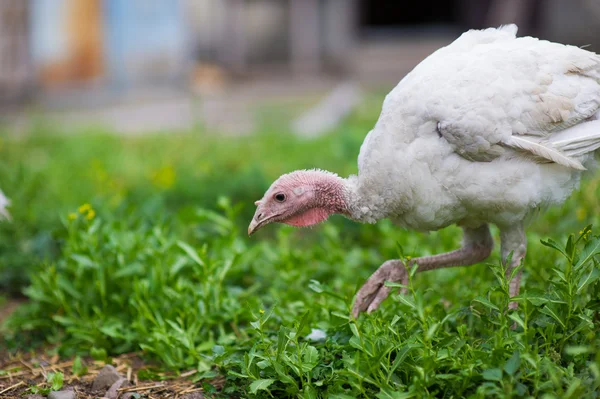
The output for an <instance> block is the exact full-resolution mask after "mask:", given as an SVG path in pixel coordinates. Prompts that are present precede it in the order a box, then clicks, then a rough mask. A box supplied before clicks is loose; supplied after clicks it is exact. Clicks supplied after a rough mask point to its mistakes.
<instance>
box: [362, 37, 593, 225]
mask: <svg viewBox="0 0 600 399" xmlns="http://www.w3.org/2000/svg"><path fill="white" fill-rule="evenodd" d="M516 31H517V28H516V26H514V25H510V26H505V27H501V28H499V29H486V30H483V31H469V32H466V33H464V34H463V35H462V36H461V37H460V38H458V39H457V40H456V41H454V42H453V43H452V44H450V45H449V46H447V47H444V48H442V49H440V50H438V51H436V52H435V53H434V54H432V55H431V56H429V57H428V58H427V59H425V60H424V61H423V62H422V63H421V64H419V65H418V66H417V67H416V68H415V69H414V70H413V71H412V72H411V73H410V74H408V75H407V76H406V77H405V78H404V79H403V80H402V81H401V82H400V83H399V84H398V85H397V86H396V88H394V89H393V90H392V92H391V93H389V94H388V96H387V97H386V99H385V102H384V104H383V109H382V112H381V116H380V118H379V120H378V122H377V124H376V126H375V127H374V129H373V130H372V131H371V132H370V133H369V135H368V136H367V138H366V139H365V141H364V143H363V145H362V147H361V150H360V155H359V158H358V160H359V174H358V177H357V178H355V184H354V187H353V190H356V195H353V197H354V198H356V199H357V200H358V203H357V204H356V206H355V209H356V211H357V216H358V218H357V219H359V220H361V221H366V222H374V221H376V220H377V219H380V218H382V217H391V218H392V219H393V220H394V221H395V222H397V223H398V224H400V225H402V226H406V227H410V228H413V229H418V230H435V229H439V228H442V227H445V226H447V225H450V224H453V223H460V224H462V225H480V224H482V223H487V222H491V223H495V224H498V225H507V224H508V225H510V224H515V223H518V222H520V221H522V220H524V219H526V217H527V215H528V214H529V213H531V212H532V211H534V210H536V209H538V208H540V207H544V206H546V205H551V204H556V203H560V202H562V201H563V200H564V199H565V198H566V197H567V196H568V195H569V194H570V193H571V191H572V190H573V189H574V188H575V187H576V186H577V184H578V182H579V176H580V170H582V169H584V165H589V164H590V161H591V160H592V156H591V153H592V152H593V151H595V150H596V149H598V148H599V147H600V121H596V120H594V119H595V118H596V117H597V115H598V111H599V108H600V56H598V55H596V54H594V53H591V52H589V51H586V50H583V49H580V48H577V47H573V46H565V45H562V44H557V43H551V42H547V41H542V40H538V39H535V38H531V37H523V38H516V37H515V35H516Z"/></svg>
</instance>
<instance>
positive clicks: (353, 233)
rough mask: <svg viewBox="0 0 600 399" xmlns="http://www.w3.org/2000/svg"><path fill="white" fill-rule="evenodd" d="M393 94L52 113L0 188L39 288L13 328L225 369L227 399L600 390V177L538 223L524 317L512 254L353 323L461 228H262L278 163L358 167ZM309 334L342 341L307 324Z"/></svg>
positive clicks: (3, 255)
mask: <svg viewBox="0 0 600 399" xmlns="http://www.w3.org/2000/svg"><path fill="white" fill-rule="evenodd" d="M380 101H381V100H380V99H377V100H374V99H369V101H368V102H367V104H369V106H364V107H361V108H360V109H359V110H358V112H356V113H355V114H353V115H352V117H351V118H350V119H349V120H347V121H346V122H345V123H344V124H343V125H342V126H341V127H340V128H339V129H338V130H336V131H335V132H331V134H328V135H326V136H324V137H321V138H317V139H311V140H303V139H299V138H294V137H292V136H291V135H290V134H289V133H288V132H285V131H277V128H276V126H275V125H273V124H272V125H265V127H264V129H262V130H263V133H261V134H258V135H254V136H249V137H239V138H226V137H218V136H215V135H209V134H206V133H203V132H200V131H194V132H182V133H173V134H170V135H149V136H144V137H119V136H114V135H109V134H106V133H104V132H102V131H93V130H91V131H87V132H82V133H81V134H78V135H68V136H66V135H60V134H58V132H53V131H48V129H47V128H44V127H43V126H40V127H38V128H36V131H35V134H32V135H28V136H26V137H22V138H18V139H16V138H14V139H8V138H5V139H4V140H3V141H2V142H1V143H0V187H2V189H3V191H4V192H5V193H6V194H7V195H8V196H9V197H11V199H12V200H13V206H12V208H11V213H12V214H13V219H14V220H13V222H12V223H1V224H0V284H1V285H2V287H3V289H5V290H6V289H8V291H9V292H12V293H18V292H24V293H25V295H26V296H27V297H28V298H29V303H28V304H27V305H26V306H23V307H21V308H20V309H19V311H18V312H17V313H16V314H15V315H14V316H13V317H12V318H11V319H10V320H9V322H8V324H7V326H5V328H4V330H3V335H4V343H5V344H6V345H8V346H9V347H10V348H13V349H15V348H24V347H27V346H28V345H31V344H32V342H35V340H36V339H41V340H43V341H45V342H50V343H54V344H57V345H58V347H59V350H60V352H61V353H62V354H64V355H84V354H90V353H91V354H93V355H95V356H97V355H98V354H102V356H103V357H106V354H108V355H111V354H118V353H123V352H128V351H137V350H141V351H142V352H143V353H144V355H145V356H146V357H147V358H148V359H154V360H157V361H158V362H159V364H160V365H162V367H164V368H168V369H175V370H183V369H190V368H195V369H196V370H197V374H196V376H195V378H198V379H205V378H212V377H214V376H216V375H219V374H221V375H224V376H226V379H227V383H226V386H225V388H224V390H223V391H222V392H220V393H219V395H223V396H229V395H230V396H234V397H240V396H242V397H246V396H257V397H271V396H274V397H302V398H317V397H326V398H351V397H364V398H373V397H377V398H409V397H506V398H508V397H542V396H543V395H548V396H547V397H577V396H579V397H586V398H587V397H590V398H593V397H598V392H599V388H600V350H599V348H600V317H599V313H598V312H599V310H600V303H599V302H598V298H599V297H600V282H599V277H600V269H599V268H598V264H597V260H598V259H597V253H598V251H599V250H600V239H599V238H598V237H597V236H595V235H594V233H593V232H590V230H589V229H587V228H584V226H586V225H587V224H589V223H596V222H597V218H598V216H597V215H598V214H599V212H600V209H599V206H600V205H599V204H598V201H597V200H596V198H598V194H599V192H600V189H599V187H598V184H599V183H598V182H599V181H600V180H598V179H590V178H588V180H587V181H586V182H585V183H584V187H583V189H582V190H580V191H579V192H578V193H576V194H575V195H574V196H573V197H572V198H571V199H570V200H569V201H568V202H567V204H566V205H565V206H564V207H562V208H557V209H553V210H551V211H549V212H548V213H546V214H545V215H543V216H542V217H541V218H540V219H539V220H538V221H536V222H535V223H534V224H533V226H532V227H531V228H530V229H529V233H528V236H529V242H530V244H529V252H528V255H527V259H526V263H525V272H524V280H523V285H522V295H521V296H520V297H519V298H518V301H519V302H520V307H519V310H518V311H515V312H513V311H510V312H506V311H504V309H506V305H507V303H508V300H509V298H508V294H507V283H506V280H505V279H504V277H503V275H504V273H503V271H502V266H500V263H499V258H498V255H497V251H496V252H495V253H494V255H493V256H492V258H491V259H490V261H489V262H490V264H489V265H483V264H482V265H477V266H473V267H470V268H455V269H445V270H439V271H435V272H431V273H423V274H419V275H417V276H414V278H413V279H411V286H410V290H409V294H408V295H407V296H405V297H403V296H399V295H394V296H393V297H392V298H390V299H388V300H387V301H386V302H385V303H384V305H383V306H382V309H381V311H378V312H376V313H374V314H372V315H368V316H362V317H361V318H360V319H359V320H352V319H350V318H349V311H350V306H351V302H352V298H353V295H354V293H355V292H356V290H357V289H358V288H359V287H360V285H361V284H362V283H363V282H364V280H365V279H366V278H367V277H368V276H369V275H370V274H371V273H372V272H373V271H374V270H375V269H376V268H377V267H378V266H379V265H380V264H381V263H382V262H383V261H384V260H386V259H389V258H394V257H398V245H401V247H402V251H403V253H404V255H407V256H408V255H409V256H413V257H414V256H422V255H427V254H433V253H438V252H442V251H448V250H451V249H454V248H455V247H456V246H457V245H459V242H460V238H461V237H460V234H459V232H460V231H459V229H458V228H455V227H450V228H447V229H445V230H443V231H440V232H433V233H430V234H427V235H425V234H421V233H413V232H408V231H404V230H401V229H398V228H396V227H394V226H393V225H392V224H391V223H390V222H389V221H382V222H380V223H378V224H376V225H358V224H356V223H353V222H350V221H347V220H345V219H343V218H341V217H333V218H332V219H331V220H330V221H329V222H328V223H327V224H324V225H322V226H319V227H317V228H314V229H301V230H294V229H292V228H290V227H288V226H270V227H267V228H265V229H264V230H261V232H260V234H258V235H257V236H253V237H252V238H251V239H250V238H248V237H247V236H246V234H245V231H246V227H247V224H248V222H249V220H250V217H251V216H252V213H253V211H254V206H253V202H254V201H255V200H256V199H258V198H260V197H261V196H262V194H263V192H264V190H265V189H266V188H267V187H268V186H269V184H270V183H271V182H272V180H273V179H275V178H277V177H278V176H279V175H280V174H282V173H286V172H289V171H291V170H294V169H298V168H313V167H319V168H323V169H328V170H331V171H334V172H337V173H339V174H340V175H347V174H350V173H356V157H357V155H358V150H359V147H360V144H361V143H362V140H363V138H364V135H365V134H366V132H367V131H368V130H369V129H370V128H371V127H372V126H373V124H374V122H375V119H376V117H377V113H378V107H379V104H380ZM571 232H579V233H577V234H574V235H573V236H569V233H571ZM496 236H497V232H496ZM568 237H570V238H568ZM541 238H544V240H547V239H548V238H550V239H549V240H547V241H545V243H546V245H542V244H541V243H540V239H541ZM552 240H554V241H552ZM555 242H558V243H559V244H556V243H555ZM548 246H549V247H551V248H548ZM552 247H553V248H552ZM513 324H515V325H516V327H517V328H516V330H512V329H511V328H510V327H511V326H512V325H513ZM312 329H319V330H321V331H323V332H325V334H326V338H325V339H324V340H319V341H312V340H310V339H307V336H308V334H309V333H310V332H311V330H312Z"/></svg>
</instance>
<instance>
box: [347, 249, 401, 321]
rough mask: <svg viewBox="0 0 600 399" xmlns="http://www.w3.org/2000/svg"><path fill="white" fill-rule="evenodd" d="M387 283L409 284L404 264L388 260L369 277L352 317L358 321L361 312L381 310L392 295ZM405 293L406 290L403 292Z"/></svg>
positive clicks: (357, 295)
mask: <svg viewBox="0 0 600 399" xmlns="http://www.w3.org/2000/svg"><path fill="white" fill-rule="evenodd" d="M386 281H394V282H396V281H397V282H400V283H401V284H403V285H407V284H408V273H407V271H406V268H405V266H404V264H403V263H402V262H401V261H399V260H388V261H387V262H385V263H384V264H383V265H381V267H379V269H377V270H376V271H375V273H373V274H372V275H371V277H369V279H368V280H367V281H366V282H365V283H364V284H363V286H362V287H361V289H360V290H358V293H357V294H356V300H355V301H354V306H353V307H352V316H353V317H354V318H355V319H356V318H358V316H359V315H360V313H361V312H365V311H366V312H367V313H371V312H373V311H375V310H376V309H377V308H379V305H381V302H383V301H384V300H385V299H386V298H387V297H388V295H389V294H390V292H391V290H392V288H391V287H386V286H385V282H386ZM403 291H405V290H403Z"/></svg>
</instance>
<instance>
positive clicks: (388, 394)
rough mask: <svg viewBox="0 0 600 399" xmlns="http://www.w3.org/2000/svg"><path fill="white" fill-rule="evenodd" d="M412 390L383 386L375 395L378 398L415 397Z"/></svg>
mask: <svg viewBox="0 0 600 399" xmlns="http://www.w3.org/2000/svg"><path fill="white" fill-rule="evenodd" d="M414 396H415V394H414V393H412V392H399V391H392V390H390V389H388V388H381V390H380V391H379V393H377V394H376V395H375V397H376V398H377V399H408V398H412V397H414Z"/></svg>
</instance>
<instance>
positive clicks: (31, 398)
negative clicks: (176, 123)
mask: <svg viewBox="0 0 600 399" xmlns="http://www.w3.org/2000/svg"><path fill="white" fill-rule="evenodd" d="M25 399H44V397H43V396H42V395H39V394H37V393H36V394H35V395H27V396H25Z"/></svg>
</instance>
